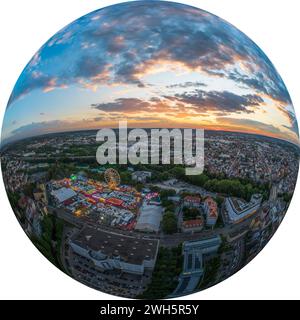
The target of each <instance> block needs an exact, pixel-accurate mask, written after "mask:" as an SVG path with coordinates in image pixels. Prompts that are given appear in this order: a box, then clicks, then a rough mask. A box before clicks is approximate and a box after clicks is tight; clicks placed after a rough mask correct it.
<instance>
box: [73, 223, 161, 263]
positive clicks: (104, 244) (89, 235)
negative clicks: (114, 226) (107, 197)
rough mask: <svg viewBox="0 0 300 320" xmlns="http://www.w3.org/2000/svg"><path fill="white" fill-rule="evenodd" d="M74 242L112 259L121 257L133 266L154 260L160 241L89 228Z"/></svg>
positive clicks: (74, 239) (82, 231)
mask: <svg viewBox="0 0 300 320" xmlns="http://www.w3.org/2000/svg"><path fill="white" fill-rule="evenodd" d="M72 242H73V243H75V244H77V245H79V246H81V247H83V248H85V249H87V250H93V251H96V252H98V251H100V252H101V253H102V254H105V255H106V256H108V257H111V258H113V257H120V259H121V260H123V261H126V262H128V263H132V264H142V263H143V261H144V260H154V259H155V257H156V252H157V248H158V240H152V239H151V240H148V239H137V238H135V237H129V236H124V235H120V234H116V233H109V232H105V231H103V230H99V229H95V228H91V227H87V226H86V227H84V228H83V229H81V230H80V231H79V233H77V234H75V235H74V236H73V237H72Z"/></svg>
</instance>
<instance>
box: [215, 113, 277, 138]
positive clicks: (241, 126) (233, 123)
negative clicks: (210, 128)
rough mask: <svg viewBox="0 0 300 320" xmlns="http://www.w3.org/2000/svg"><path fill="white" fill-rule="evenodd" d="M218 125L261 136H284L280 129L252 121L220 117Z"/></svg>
mask: <svg viewBox="0 0 300 320" xmlns="http://www.w3.org/2000/svg"><path fill="white" fill-rule="evenodd" d="M218 123H220V124H222V125H223V126H224V127H226V126H229V127H230V128H232V130H238V131H244V132H247V131H250V132H257V133H261V134H266V133H267V134H269V135H278V134H280V135H282V134H283V132H282V131H281V130H280V128H278V127H275V126H273V125H271V124H267V123H263V122H260V121H256V120H251V119H236V118H230V117H220V118H218Z"/></svg>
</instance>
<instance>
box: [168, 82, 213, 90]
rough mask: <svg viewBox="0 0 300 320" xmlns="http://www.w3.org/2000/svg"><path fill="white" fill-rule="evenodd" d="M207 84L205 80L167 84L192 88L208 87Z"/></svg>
mask: <svg viewBox="0 0 300 320" xmlns="http://www.w3.org/2000/svg"><path fill="white" fill-rule="evenodd" d="M206 86H207V85H206V84H205V83H204V82H199V81H196V82H191V81H186V82H184V83H176V84H171V85H169V86H167V88H171V89H172V88H190V87H206Z"/></svg>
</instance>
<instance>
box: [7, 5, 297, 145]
mask: <svg viewBox="0 0 300 320" xmlns="http://www.w3.org/2000/svg"><path fill="white" fill-rule="evenodd" d="M126 119H127V121H128V126H129V127H156V128H160V127H167V128H172V127H179V128H204V129H212V130H228V131H241V132H249V133H258V134H262V135H268V136H272V137H278V138H282V139H285V140H289V141H292V142H294V143H298V127H297V122H296V118H295V114H294V109H293V106H292V102H291V99H290V96H289V94H288V92H287V90H286V87H285V85H284V83H283V81H282V79H281V78H280V76H279V74H278V73H277V71H276V70H275V69H274V67H273V65H272V64H271V62H270V61H269V59H268V58H267V57H266V55H265V54H264V53H263V52H262V51H261V50H260V49H259V48H258V47H257V46H256V45H255V43H253V42H252V41H251V40H250V39H249V38H248V37H247V36H245V35H244V34H243V33H241V32H240V31H239V30H237V29H236V28H234V27H233V26H232V25H230V24H228V23H227V22H225V21H223V20H222V19H220V18H218V17H216V16H213V15H211V14H209V13H207V12H204V11H201V10H199V9H196V8H193V7H189V6H186V5H181V4H177V3H171V2H165V1H164V2H159V1H136V2H128V3H124V4H119V5H115V6H111V7H107V8H104V9H101V10H98V11H95V12H92V13H90V14H88V15H86V16H84V17H82V18H80V19H78V20H76V21H75V22H73V23H72V24H70V25H68V26H67V27H65V28H64V29H63V30H61V31H59V32H58V33H57V34H56V35H54V36H53V37H52V38H51V39H50V40H49V41H48V42H47V43H46V44H45V45H44V46H43V47H42V48H41V49H40V50H39V51H38V52H37V53H36V54H35V55H34V57H33V58H32V60H31V61H30V62H29V64H28V65H27V66H26V68H25V69H24V71H23V72H22V74H21V76H20V78H19V79H18V81H17V83H16V85H15V88H14V90H13V92H12V95H11V97H10V100H9V103H8V106H7V110H6V114H5V118H4V123H3V128H2V142H7V141H13V140H18V139H21V138H24V137H29V136H35V135H40V134H44V133H48V132H59V131H69V130H81V129H100V128H102V127H116V126H117V125H118V122H119V121H120V120H126Z"/></svg>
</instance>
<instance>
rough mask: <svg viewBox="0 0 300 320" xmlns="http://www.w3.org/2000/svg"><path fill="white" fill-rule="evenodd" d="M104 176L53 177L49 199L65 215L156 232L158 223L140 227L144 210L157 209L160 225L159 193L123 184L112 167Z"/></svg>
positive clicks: (123, 228) (120, 227)
mask: <svg viewBox="0 0 300 320" xmlns="http://www.w3.org/2000/svg"><path fill="white" fill-rule="evenodd" d="M103 177H104V181H96V180H93V179H89V178H87V177H86V176H84V175H80V174H78V175H75V174H72V175H71V176H70V177H69V178H64V179H61V180H52V181H50V182H49V183H48V185H47V190H48V197H49V203H50V204H51V205H52V207H53V208H55V209H56V211H57V212H60V213H61V214H64V218H67V217H68V216H69V218H72V221H74V218H75V219H76V220H77V221H79V223H80V222H81V223H82V224H83V223H90V224H93V225H101V226H104V227H105V226H106V227H114V228H118V229H122V230H128V231H131V230H133V229H137V230H138V229H140V230H143V231H156V232H157V231H158V228H157V227H151V226H149V225H148V226H147V225H146V226H143V227H141V223H139V218H140V219H141V221H140V222H142V220H144V219H145V217H143V216H145V214H143V213H145V212H147V211H149V209H154V212H157V214H158V218H157V220H158V225H159V223H160V220H161V215H162V208H161V207H160V197H159V193H158V192H151V191H150V190H149V189H143V190H142V191H141V192H138V191H137V190H136V189H135V188H134V187H133V186H129V185H125V184H121V178H120V175H119V173H118V171H117V170H115V169H113V168H109V169H107V170H106V171H105V172H104V174H103ZM154 216H155V215H154ZM142 224H143V223H142Z"/></svg>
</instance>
